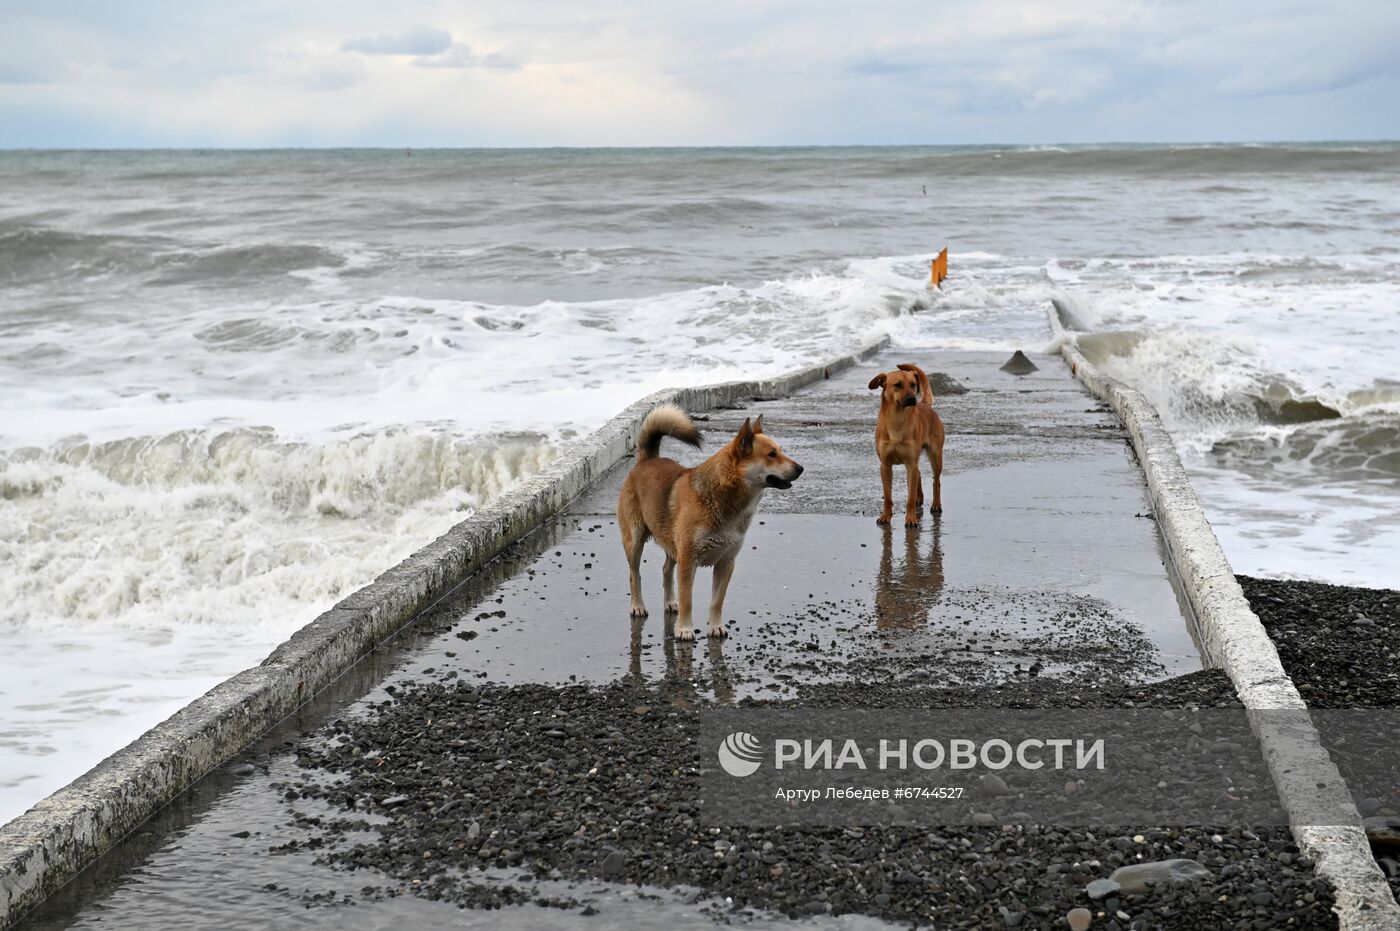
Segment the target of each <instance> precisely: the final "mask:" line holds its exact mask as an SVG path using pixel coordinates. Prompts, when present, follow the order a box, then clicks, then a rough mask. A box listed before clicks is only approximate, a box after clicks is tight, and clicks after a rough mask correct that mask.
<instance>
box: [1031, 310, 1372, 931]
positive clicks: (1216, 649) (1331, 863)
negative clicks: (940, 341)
mask: <svg viewBox="0 0 1400 931" xmlns="http://www.w3.org/2000/svg"><path fill="white" fill-rule="evenodd" d="M1050 328H1051V330H1052V331H1053V333H1054V336H1055V340H1056V342H1058V343H1059V345H1060V353H1061V355H1063V356H1064V358H1065V360H1066V361H1067V362H1068V363H1069V365H1070V371H1071V372H1072V373H1073V374H1074V375H1075V376H1076V377H1078V378H1079V380H1080V381H1082V382H1083V383H1084V384H1085V386H1086V387H1088V388H1089V390H1090V391H1092V392H1093V393H1094V394H1095V395H1096V396H1097V397H1099V398H1100V399H1102V400H1104V401H1106V402H1107V403H1108V405H1109V406H1110V407H1111V408H1113V411H1114V413H1116V414H1117V415H1118V417H1119V418H1120V419H1121V420H1122V421H1123V424H1124V425H1125V426H1126V427H1127V428H1128V434H1129V436H1130V437H1131V438H1132V444H1133V450H1134V451H1135V452H1136V453H1137V458H1138V462H1139V463H1140V464H1141V466H1142V471H1143V473H1144V475H1145V476H1146V478H1147V489H1148V494H1149V495H1150V497H1151V499H1152V506H1153V511H1154V512H1155V514H1156V517H1157V527H1158V529H1159V530H1160V532H1161V536H1162V541H1163V544H1164V545H1165V546H1166V549H1167V554H1168V556H1169V557H1170V559H1171V568H1172V570H1173V571H1174V572H1175V574H1176V576H1177V579H1178V580H1179V582H1180V585H1181V589H1182V591H1183V593H1184V594H1185V596H1186V600H1187V602H1188V604H1189V605H1190V608H1191V612H1192V614H1193V615H1194V617H1195V621H1196V629H1197V634H1198V635H1199V637H1200V639H1201V644H1202V648H1203V651H1204V653H1205V656H1206V660H1207V661H1208V662H1209V663H1210V664H1211V665H1212V666H1215V667H1217V668H1220V669H1224V670H1225V672H1226V673H1227V674H1228V675H1229V676H1230V681H1231V682H1233V683H1234V685H1235V690H1236V691H1237V692H1238V693H1239V696H1240V701H1241V702H1243V703H1244V706H1245V708H1246V709H1248V713H1249V716H1250V724H1251V727H1252V728H1253V730H1254V733H1255V736H1256V737H1257V738H1258V739H1259V742H1260V745H1261V746H1262V748H1263V750H1264V754H1265V757H1266V759H1267V761H1268V764H1269V770H1270V773H1271V774H1272V775H1273V778H1274V784H1275V785H1276V787H1277V788H1278V791H1279V797H1280V798H1281V799H1282V800H1283V803H1284V805H1285V806H1286V807H1287V808H1288V810H1289V812H1290V813H1292V819H1293V823H1292V825H1291V827H1292V831H1293V837H1294V839H1295V840H1296V841H1297V842H1298V847H1299V848H1300V849H1301V850H1302V851H1303V852H1304V853H1305V854H1306V855H1307V856H1309V857H1311V858H1312V859H1313V861H1314V863H1315V864H1316V869H1317V872H1318V874H1319V875H1321V876H1322V877H1323V878H1324V879H1326V880H1327V881H1328V882H1329V883H1331V884H1332V887H1333V889H1334V891H1335V893H1336V897H1337V905H1336V912H1337V919H1338V923H1339V926H1340V928H1341V929H1342V931H1400V905H1397V903H1396V900H1395V896H1394V894H1392V892H1391V891H1390V886H1389V884H1387V882H1386V879H1385V874H1384V873H1382V872H1381V869H1380V866H1379V865H1378V864H1377V863H1376V860H1375V858H1374V857H1373V856H1372V855H1371V848H1370V845H1369V844H1368V843H1367V840H1366V834H1365V831H1363V830H1362V828H1361V821H1360V815H1359V814H1358V815H1356V823H1355V825H1346V826H1336V827H1333V826H1319V825H1315V824H1306V823H1302V819H1301V818H1300V816H1299V813H1303V812H1316V811H1350V812H1353V813H1354V812H1355V806H1354V805H1353V803H1352V799H1351V794H1350V792H1349V790H1348V789H1347V786H1346V782H1345V781H1344V780H1343V779H1342V776H1341V773H1340V772H1338V770H1337V766H1336V764H1335V763H1334V762H1333V761H1332V758H1331V756H1330V755H1328V753H1327V750H1326V748H1324V747H1323V746H1322V742H1321V740H1320V739H1319V737H1318V736H1317V732H1316V731H1315V730H1314V729H1313V728H1312V727H1311V726H1306V727H1303V728H1300V727H1298V726H1297V723H1298V720H1299V718H1300V717H1302V716H1300V715H1296V714H1290V715H1278V714H1274V715H1270V714H1268V712H1270V711H1275V712H1276V711H1278V710H1280V709H1285V710H1291V711H1305V710H1306V708H1307V704H1306V703H1305V702H1304V701H1303V699H1302V697H1301V696H1300V695H1299V694H1298V690H1297V688H1295V687H1294V685H1293V680H1292V679H1290V678H1289V677H1288V674H1287V673H1286V672H1285V671H1284V669H1283V664H1282V663H1281V662H1280V661H1279V657H1278V650H1277V649H1275V647H1274V643H1273V641H1272V640H1271V639H1270V638H1269V635H1268V633H1267V632H1266V631H1265V630H1264V625H1263V624H1261V623H1260V621H1259V618H1258V616H1257V615H1255V613H1254V611H1253V610H1252V609H1251V608H1250V607H1249V602H1248V601H1247V600H1246V599H1245V597H1244V591H1243V590H1242V589H1241V588H1240V585H1239V583H1238V582H1237V581H1236V580H1235V574H1234V571H1233V570H1232V569H1231V568H1230V563H1229V560H1227V559H1226V558H1225V552H1224V551H1223V550H1222V549H1221V548H1220V542H1219V541H1218V540H1217V539H1216V537H1215V531H1213V530H1212V529H1211V526H1210V523H1209V521H1207V520H1206V516H1205V511H1204V510H1203V509H1202V508H1201V505H1200V502H1199V501H1198V500H1197V499H1196V492H1195V491H1194V490H1193V489H1192V487H1191V482H1190V479H1189V478H1188V477H1187V474H1186V469H1185V468H1184V467H1183V466H1182V464H1181V458H1180V456H1178V455H1177V451H1176V444H1175V443H1173V442H1172V438H1171V435H1170V434H1169V433H1168V432H1167V429H1166V427H1165V426H1163V424H1162V418H1161V417H1160V416H1159V415H1158V414H1157V411H1156V409H1155V408H1154V407H1153V406H1152V404H1151V403H1150V402H1149V401H1148V400H1147V398H1146V397H1144V396H1143V394H1142V393H1141V392H1140V391H1138V390H1137V389H1135V388H1131V387H1129V386H1127V385H1125V384H1123V383H1122V382H1120V381H1118V380H1116V379H1113V378H1109V377H1107V376H1105V375H1103V374H1101V373H1100V372H1099V371H1098V370H1097V369H1096V368H1094V366H1093V365H1092V364H1091V363H1090V362H1089V361H1088V360H1086V359H1085V358H1084V356H1083V354H1082V353H1080V351H1079V348H1078V346H1077V344H1076V342H1075V338H1074V335H1073V334H1072V333H1069V332H1068V331H1066V330H1065V328H1064V326H1063V325H1062V324H1061V322H1060V319H1059V316H1058V314H1057V312H1056V311H1055V310H1054V309H1053V308H1052V309H1051V310H1050ZM1281 719H1286V720H1287V721H1288V722H1290V724H1291V726H1280V720H1281Z"/></svg>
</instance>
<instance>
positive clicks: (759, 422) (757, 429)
mask: <svg viewBox="0 0 1400 931" xmlns="http://www.w3.org/2000/svg"><path fill="white" fill-rule="evenodd" d="M753 432H754V433H762V432H763V415H762V414H759V415H758V416H757V417H755V418H754V421H753Z"/></svg>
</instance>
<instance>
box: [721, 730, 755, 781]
mask: <svg viewBox="0 0 1400 931" xmlns="http://www.w3.org/2000/svg"><path fill="white" fill-rule="evenodd" d="M762 748H763V745H762V744H761V743H760V742H759V739H758V738H757V737H755V736H754V735H752V734H747V733H745V732H743V731H735V732H734V733H732V734H730V735H729V736H728V737H726V738H724V741H723V742H722V743H721V744H720V745H719V765H720V766H721V767H723V768H724V771H725V772H726V773H728V774H729V775H731V776H752V775H753V774H754V773H756V772H758V767H759V766H760V765H762V760H763V749H762Z"/></svg>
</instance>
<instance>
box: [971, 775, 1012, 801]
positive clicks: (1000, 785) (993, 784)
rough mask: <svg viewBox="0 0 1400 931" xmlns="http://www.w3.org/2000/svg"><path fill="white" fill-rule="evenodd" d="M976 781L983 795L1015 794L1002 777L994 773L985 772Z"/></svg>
mask: <svg viewBox="0 0 1400 931" xmlns="http://www.w3.org/2000/svg"><path fill="white" fill-rule="evenodd" d="M977 783H978V785H979V786H980V788H981V789H982V794H984V795H990V796H993V797H996V796H1001V795H1014V794H1015V793H1014V792H1012V791H1011V788H1010V787H1009V786H1008V785H1007V784H1006V780H1004V779H1002V778H1001V777H1000V776H998V775H997V774H996V773H987V774H986V775H985V776H983V777H982V778H980V779H978V780H977Z"/></svg>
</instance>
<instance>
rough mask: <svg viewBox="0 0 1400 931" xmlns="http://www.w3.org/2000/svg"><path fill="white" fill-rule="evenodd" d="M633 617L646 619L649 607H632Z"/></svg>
mask: <svg viewBox="0 0 1400 931" xmlns="http://www.w3.org/2000/svg"><path fill="white" fill-rule="evenodd" d="M632 616H633V617H646V616H647V606H646V605H633V606H632Z"/></svg>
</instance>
